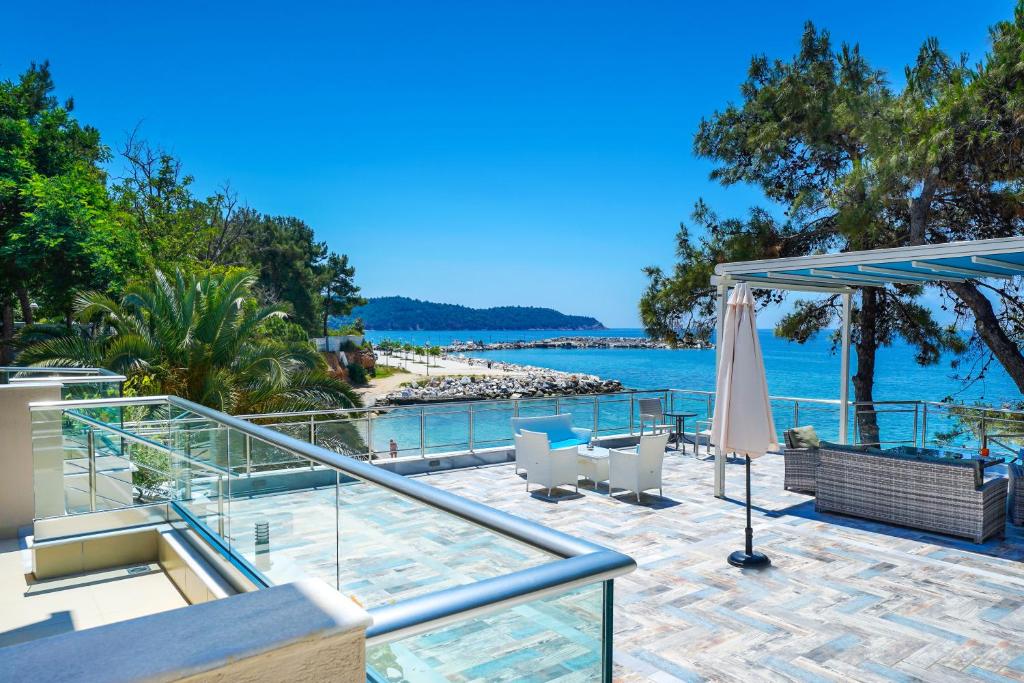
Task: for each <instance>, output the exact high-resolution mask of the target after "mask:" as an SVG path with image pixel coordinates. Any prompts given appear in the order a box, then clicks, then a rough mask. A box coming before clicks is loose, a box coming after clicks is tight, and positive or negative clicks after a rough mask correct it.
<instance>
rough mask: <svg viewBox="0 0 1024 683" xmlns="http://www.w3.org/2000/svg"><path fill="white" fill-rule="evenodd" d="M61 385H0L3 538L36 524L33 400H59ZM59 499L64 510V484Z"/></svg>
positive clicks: (0, 517) (0, 528)
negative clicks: (31, 412) (29, 405)
mask: <svg viewBox="0 0 1024 683" xmlns="http://www.w3.org/2000/svg"><path fill="white" fill-rule="evenodd" d="M60 389H61V387H60V384H31V385H23V384H3V385H0V538H13V537H15V536H17V535H18V529H19V528H20V527H24V526H28V525H30V524H32V520H33V519H34V517H35V506H34V502H33V491H34V483H35V482H34V477H33V458H32V416H31V414H30V413H29V410H28V404H29V403H30V402H33V401H59V400H60ZM60 492H61V500H60V501H59V503H60V507H61V511H62V512H63V507H64V500H63V484H61V488H60Z"/></svg>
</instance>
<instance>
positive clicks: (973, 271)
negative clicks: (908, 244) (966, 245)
mask: <svg viewBox="0 0 1024 683" xmlns="http://www.w3.org/2000/svg"><path fill="white" fill-rule="evenodd" d="M910 265H912V266H914V267H915V268H924V269H926V270H931V271H933V272H936V273H939V274H942V273H960V274H961V275H970V276H972V277H994V278H1000V279H1002V280H1009V279H1011V278H1012V277H1013V276H1012V275H1007V274H1006V273H993V272H992V271H990V270H980V269H978V268H964V267H962V266H944V265H942V264H941V263H928V262H927V261H911V262H910Z"/></svg>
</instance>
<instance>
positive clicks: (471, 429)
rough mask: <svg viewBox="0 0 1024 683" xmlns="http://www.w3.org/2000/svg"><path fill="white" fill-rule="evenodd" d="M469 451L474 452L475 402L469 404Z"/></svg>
mask: <svg viewBox="0 0 1024 683" xmlns="http://www.w3.org/2000/svg"><path fill="white" fill-rule="evenodd" d="M469 452H470V453H472V452H473V404H472V403H470V404H469Z"/></svg>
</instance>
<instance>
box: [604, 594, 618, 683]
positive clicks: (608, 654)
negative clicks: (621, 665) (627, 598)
mask: <svg viewBox="0 0 1024 683" xmlns="http://www.w3.org/2000/svg"><path fill="white" fill-rule="evenodd" d="M601 592H602V596H601V608H602V609H601V683H612V673H613V670H614V666H613V663H614V661H613V660H614V657H613V648H612V637H613V636H614V634H615V625H614V623H613V621H614V619H613V614H614V610H615V582H614V581H613V580H611V579H609V580H608V581H605V582H604V583H603V584H602V590H601Z"/></svg>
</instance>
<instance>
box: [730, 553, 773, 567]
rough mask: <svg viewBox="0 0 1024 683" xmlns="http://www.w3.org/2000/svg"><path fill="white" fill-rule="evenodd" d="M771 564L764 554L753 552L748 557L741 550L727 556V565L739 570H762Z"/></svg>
mask: <svg viewBox="0 0 1024 683" xmlns="http://www.w3.org/2000/svg"><path fill="white" fill-rule="evenodd" d="M771 563H772V561H771V560H769V559H768V556H767V555H765V554H764V553H758V552H753V553H750V554H749V555H748V554H747V553H745V552H743V551H742V550H737V551H736V552H734V553H732V554H731V555H729V564H731V565H732V566H734V567H740V568H741V569H764V568H765V567H767V566H768V565H770V564H771Z"/></svg>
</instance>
